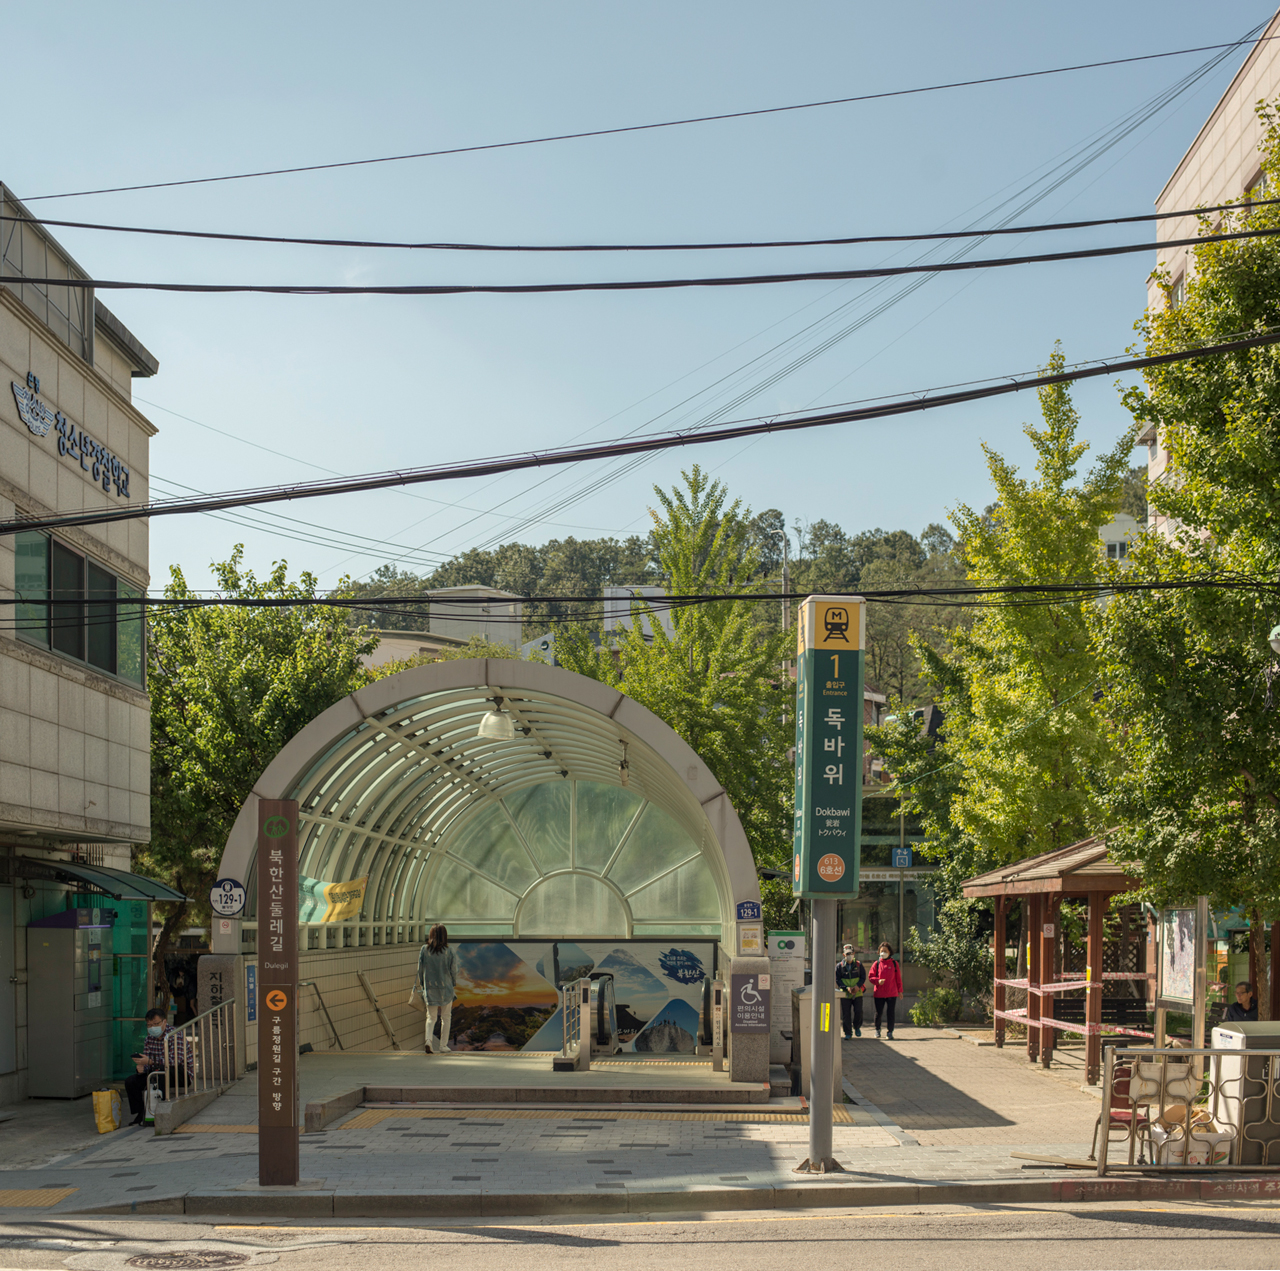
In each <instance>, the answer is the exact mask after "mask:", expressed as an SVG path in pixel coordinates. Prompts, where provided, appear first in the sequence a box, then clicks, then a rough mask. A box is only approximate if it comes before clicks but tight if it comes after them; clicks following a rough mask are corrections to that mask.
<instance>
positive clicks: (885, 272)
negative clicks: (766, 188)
mask: <svg viewBox="0 0 1280 1271" xmlns="http://www.w3.org/2000/svg"><path fill="white" fill-rule="evenodd" d="M1276 234H1280V229H1276V228H1270V229H1242V230H1230V231H1228V232H1226V233H1219V234H1203V235H1199V236H1197V237H1195V238H1170V239H1165V240H1164V241H1163V242H1160V241H1157V242H1153V243H1123V244H1120V245H1118V246H1111V247H1080V248H1076V249H1074V250H1072V251H1065V252H1039V253H1035V254H1032V255H1026V256H984V257H981V258H980V259H978V260H950V261H934V262H929V263H925V264H916V265H878V266H872V267H871V268H864V269H809V270H801V271H798V272H796V273H787V274H736V275H721V276H718V277H706V278H632V279H622V280H615V281H610V282H522V283H391V284H378V283H368V284H357V285H343V286H335V285H333V284H330V283H238V282H237V283H229V282H137V281H125V280H122V279H109V278H27V277H24V278H22V279H21V280H20V281H21V282H22V283H23V284H24V285H25V286H39V287H74V288H77V289H79V290H86V291H87V290H90V289H93V290H98V291H171V292H192V293H195V294H197V295H224V294H231V293H244V292H249V293H252V294H255V295H268V296H469V295H500V296H524V295H547V294H559V293H564V292H580V291H671V290H676V289H680V288H688V287H758V286H768V285H771V284H776V283H789V282H830V281H837V280H845V279H850V280H851V279H857V278H898V277H902V276H903V275H905V274H945V273H954V272H956V271H957V270H968V269H999V268H1002V267H1005V266H1009V265H1048V264H1057V263H1061V262H1064V261H1071V260H1098V259H1103V258H1107V257H1111V256H1131V255H1133V254H1134V253H1136V252H1152V251H1161V250H1166V249H1168V248H1170V247H1196V246H1199V245H1200V244H1203V243H1225V242H1230V241H1232V240H1235V239H1245V238H1270V237H1272V236H1274V235H1276Z"/></svg>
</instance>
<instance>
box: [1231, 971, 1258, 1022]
mask: <svg viewBox="0 0 1280 1271" xmlns="http://www.w3.org/2000/svg"><path fill="white" fill-rule="evenodd" d="M1257 1018H1258V991H1257V990H1256V989H1255V988H1254V987H1253V985H1252V984H1250V983H1249V981H1248V980H1241V981H1240V983H1239V984H1237V985H1236V1000H1235V1001H1234V1002H1232V1003H1231V1005H1230V1006H1228V1007H1227V1009H1226V1010H1225V1011H1223V1012H1222V1022H1223V1023H1224V1024H1229V1023H1236V1022H1245V1021H1247V1020H1256V1019H1257Z"/></svg>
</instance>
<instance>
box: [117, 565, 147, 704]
mask: <svg viewBox="0 0 1280 1271" xmlns="http://www.w3.org/2000/svg"><path fill="white" fill-rule="evenodd" d="M116 595H117V596H119V597H121V598H122V599H125V598H127V599H132V600H138V599H141V597H142V589H141V588H140V587H135V586H134V585H133V584H132V583H127V582H125V580H124V579H123V578H117V579H116ZM143 638H144V637H143V616H142V606H141V605H118V606H117V608H116V674H117V675H119V676H121V677H122V678H123V679H126V680H132V681H133V682H134V683H135V684H141V683H142V680H143V674H142V649H143Z"/></svg>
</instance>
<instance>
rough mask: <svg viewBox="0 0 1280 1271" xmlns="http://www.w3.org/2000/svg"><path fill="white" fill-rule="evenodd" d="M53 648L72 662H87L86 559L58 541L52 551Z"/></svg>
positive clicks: (52, 545) (53, 544) (50, 552)
mask: <svg viewBox="0 0 1280 1271" xmlns="http://www.w3.org/2000/svg"><path fill="white" fill-rule="evenodd" d="M49 557H50V570H49V573H50V582H51V584H52V586H51V588H50V592H51V595H52V598H53V604H52V606H51V608H52V615H51V617H50V620H49V622H50V628H51V630H50V641H49V642H50V644H51V645H52V646H53V647H54V648H55V649H56V650H57V651H58V652H59V653H65V654H66V655H67V656H68V657H71V658H80V659H81V660H83V659H84V557H83V556H79V555H77V554H76V553H75V552H73V551H71V549H70V548H67V547H63V545H62V544H61V543H59V542H57V541H56V540H55V541H54V542H53V543H52V544H51V546H50V549H49Z"/></svg>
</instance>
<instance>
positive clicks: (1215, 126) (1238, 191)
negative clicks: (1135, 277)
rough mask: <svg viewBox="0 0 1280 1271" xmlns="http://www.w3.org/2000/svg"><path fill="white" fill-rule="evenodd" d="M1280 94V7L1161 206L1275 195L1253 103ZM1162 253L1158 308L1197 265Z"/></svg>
mask: <svg viewBox="0 0 1280 1271" xmlns="http://www.w3.org/2000/svg"><path fill="white" fill-rule="evenodd" d="M1277 98H1280V12H1277V14H1276V16H1275V17H1273V18H1272V19H1271V22H1270V23H1269V24H1268V26H1267V29H1266V30H1265V31H1264V32H1263V33H1262V36H1261V37H1260V38H1259V40H1258V42H1257V43H1256V44H1255V45H1254V46H1253V49H1252V50H1251V51H1250V53H1249V56H1248V57H1247V58H1246V59H1245V62H1244V65H1243V66H1241V68H1240V70H1239V72H1238V73H1237V74H1236V76H1235V78H1234V79H1233V80H1232V81H1231V83H1230V84H1229V85H1228V86H1227V91H1226V92H1225V93H1223V95H1222V97H1221V99H1220V100H1219V101H1218V104H1217V105H1216V106H1215V107H1214V108H1213V111H1212V112H1211V113H1210V115H1209V118H1208V119H1207V120H1206V121H1205V124H1204V126H1203V127H1202V128H1201V129H1200V131H1199V133H1198V134H1197V135H1196V139H1195V140H1194V141H1193V142H1192V143H1191V146H1190V148H1189V149H1188V150H1187V153H1186V154H1185V155H1183V157H1182V162H1181V163H1179V164H1178V166H1177V167H1176V168H1175V169H1174V172H1173V175H1172V176H1171V177H1170V178H1169V180H1168V181H1167V182H1166V184H1165V187H1164V189H1163V190H1161V191H1160V195H1159V197H1158V198H1157V199H1156V211H1157V212H1176V211H1181V210H1184V209H1186V210H1190V209H1193V208H1196V207H1202V206H1212V205H1214V204H1218V203H1230V202H1233V201H1234V200H1236V199H1237V198H1239V197H1240V196H1245V197H1248V196H1249V195H1252V196H1253V197H1255V198H1258V197H1263V196H1264V193H1265V194H1266V195H1269V196H1270V197H1275V192H1274V191H1266V182H1265V179H1264V174H1263V171H1262V165H1261V157H1260V155H1259V153H1258V143H1259V142H1260V141H1261V140H1262V127H1261V125H1260V124H1259V122H1258V118H1257V115H1256V114H1255V113H1254V107H1255V106H1256V105H1257V104H1258V102H1259V101H1272V102H1273V101H1275V100H1276V99H1277ZM1157 227H1158V228H1157V231H1156V238H1157V240H1158V241H1161V242H1165V241H1174V240H1177V239H1182V238H1194V237H1195V236H1196V230H1197V222H1196V219H1195V217H1194V216H1185V217H1177V218H1171V219H1169V220H1167V221H1159V222H1157ZM1156 259H1157V262H1158V265H1157V269H1156V270H1155V271H1154V272H1153V273H1152V275H1151V277H1150V278H1149V279H1148V281H1147V305H1148V308H1151V309H1158V308H1160V307H1162V306H1163V305H1165V304H1167V303H1168V304H1173V305H1177V304H1178V303H1179V302H1180V301H1181V298H1182V295H1183V292H1184V290H1185V288H1186V284H1187V272H1188V269H1189V268H1190V267H1191V265H1192V263H1193V262H1192V258H1191V250H1190V249H1189V248H1186V247H1170V248H1165V249H1162V250H1160V251H1158V252H1157V256H1156ZM1162 274H1167V277H1168V283H1169V288H1168V292H1167V293H1166V292H1165V290H1164V288H1163V287H1162V286H1161V283H1160V276H1161V275H1162ZM1138 443H1139V444H1140V445H1145V446H1146V447H1147V480H1148V482H1149V483H1154V482H1157V481H1161V480H1164V479H1166V473H1167V469H1168V463H1169V455H1168V452H1167V451H1166V450H1165V449H1164V447H1163V446H1162V444H1161V440H1160V438H1159V437H1158V436H1156V431H1155V429H1154V428H1149V429H1148V430H1147V431H1146V432H1144V433H1143V434H1142V435H1141V436H1140V437H1139V438H1138ZM1165 521H1166V518H1164V517H1161V516H1156V515H1155V514H1154V513H1152V515H1151V518H1150V521H1149V523H1148V528H1149V529H1153V530H1157V531H1159V532H1162V533H1170V532H1171V531H1172V529H1173V526H1171V525H1167V524H1166V523H1165Z"/></svg>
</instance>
